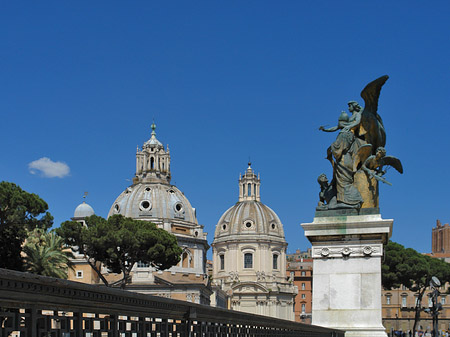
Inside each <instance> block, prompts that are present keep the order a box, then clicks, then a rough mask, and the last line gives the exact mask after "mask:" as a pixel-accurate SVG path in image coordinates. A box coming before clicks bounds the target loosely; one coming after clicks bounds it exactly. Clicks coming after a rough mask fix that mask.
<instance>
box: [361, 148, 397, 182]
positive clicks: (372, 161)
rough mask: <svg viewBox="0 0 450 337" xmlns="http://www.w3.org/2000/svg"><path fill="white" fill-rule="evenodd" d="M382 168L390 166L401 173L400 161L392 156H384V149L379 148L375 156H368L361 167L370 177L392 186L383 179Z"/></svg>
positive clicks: (383, 172)
mask: <svg viewBox="0 0 450 337" xmlns="http://www.w3.org/2000/svg"><path fill="white" fill-rule="evenodd" d="M383 166H392V167H393V168H395V169H396V170H397V171H398V172H399V173H401V174H402V173H403V166H402V162H401V161H400V159H398V158H396V157H393V156H386V150H385V149H384V147H379V148H378V149H377V150H376V154H375V155H371V156H369V157H368V158H367V159H366V160H365V161H364V163H363V165H362V166H361V169H363V170H364V171H365V172H366V173H367V174H368V175H369V176H370V177H373V178H375V179H377V180H379V181H382V182H383V183H385V184H388V185H392V184H391V183H390V182H389V181H387V180H386V179H384V178H383V175H384V174H385V173H386V171H383Z"/></svg>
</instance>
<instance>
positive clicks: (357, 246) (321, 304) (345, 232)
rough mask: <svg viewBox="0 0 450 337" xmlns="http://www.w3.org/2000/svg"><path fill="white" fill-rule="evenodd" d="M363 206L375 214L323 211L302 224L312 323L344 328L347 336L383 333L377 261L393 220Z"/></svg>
mask: <svg viewBox="0 0 450 337" xmlns="http://www.w3.org/2000/svg"><path fill="white" fill-rule="evenodd" d="M365 210H366V213H375V214H365V215H361V214H357V213H356V211H355V210H339V211H322V212H317V213H316V217H315V218H314V222H312V223H304V224H302V227H303V229H304V230H305V236H306V237H307V238H308V239H309V241H311V244H312V257H313V275H314V277H313V299H312V324H315V325H320V326H324V327H331V328H336V329H341V330H344V331H346V334H345V336H346V337H363V336H364V337H365V336H367V337H368V336H371V337H377V336H380V337H381V336H383V337H386V336H387V335H386V333H385V329H384V327H383V325H382V320H381V318H382V316H381V315H382V313H381V261H382V256H383V244H385V243H387V240H388V239H389V237H390V236H391V233H392V224H393V220H385V219H382V218H381V215H380V214H379V211H378V209H371V210H370V209H365ZM361 211H364V209H363V210H361ZM352 213H353V214H352ZM361 213H362V212H361Z"/></svg>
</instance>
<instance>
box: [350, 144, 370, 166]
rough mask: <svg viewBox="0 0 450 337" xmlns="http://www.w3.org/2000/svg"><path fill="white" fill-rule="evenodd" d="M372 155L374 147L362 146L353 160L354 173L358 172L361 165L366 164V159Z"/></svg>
mask: <svg viewBox="0 0 450 337" xmlns="http://www.w3.org/2000/svg"><path fill="white" fill-rule="evenodd" d="M371 153H372V145H370V144H365V145H362V146H361V147H360V148H359V149H358V151H357V152H356V155H355V157H354V159H353V172H356V171H357V170H358V165H359V164H360V163H364V162H365V161H366V159H367V158H369V156H370V154H371Z"/></svg>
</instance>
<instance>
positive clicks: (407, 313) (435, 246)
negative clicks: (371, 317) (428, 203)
mask: <svg viewBox="0 0 450 337" xmlns="http://www.w3.org/2000/svg"><path fill="white" fill-rule="evenodd" d="M431 237H432V239H431V251H432V253H431V254H426V255H428V256H431V257H435V258H439V259H442V260H444V261H446V262H450V226H449V224H445V225H442V224H441V221H439V220H437V221H436V227H435V228H433V229H432V231H431ZM430 292H431V290H427V291H426V292H425V294H424V295H423V298H422V303H421V305H422V307H423V308H428V307H430V306H431V302H430V297H429V296H428V294H429V293H430ZM440 292H441V296H440V299H439V301H440V303H441V305H442V307H443V309H442V311H440V315H439V330H441V331H447V330H450V295H449V294H448V292H449V285H448V284H445V285H444V286H442V287H441V290H440ZM416 301H417V294H416V293H415V292H412V291H410V290H408V289H407V288H406V287H405V286H401V287H400V288H398V289H392V290H383V291H382V298H381V305H382V308H383V310H382V314H383V325H384V327H385V328H386V330H387V331H392V330H399V331H404V332H407V331H408V330H412V327H413V324H414V315H415V312H414V308H415V306H416ZM420 318H421V319H420V322H419V327H418V328H419V329H420V330H423V331H425V330H428V331H431V329H432V320H431V315H430V314H427V313H426V312H421V314H420Z"/></svg>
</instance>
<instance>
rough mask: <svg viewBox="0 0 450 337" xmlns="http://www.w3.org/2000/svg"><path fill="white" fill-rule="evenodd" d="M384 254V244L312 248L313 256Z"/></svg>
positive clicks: (332, 256)
mask: <svg viewBox="0 0 450 337" xmlns="http://www.w3.org/2000/svg"><path fill="white" fill-rule="evenodd" d="M382 255H383V245H382V244H366V245H357V244H349V245H340V246H314V247H313V249H312V257H313V258H334V257H336V258H342V257H367V256H382Z"/></svg>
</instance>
